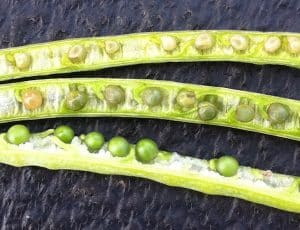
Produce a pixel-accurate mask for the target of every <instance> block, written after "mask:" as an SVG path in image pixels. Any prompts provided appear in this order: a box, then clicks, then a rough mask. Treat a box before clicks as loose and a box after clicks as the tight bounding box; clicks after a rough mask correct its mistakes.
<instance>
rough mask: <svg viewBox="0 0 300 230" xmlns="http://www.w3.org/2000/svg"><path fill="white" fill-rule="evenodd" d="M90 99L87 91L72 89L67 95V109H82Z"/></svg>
mask: <svg viewBox="0 0 300 230" xmlns="http://www.w3.org/2000/svg"><path fill="white" fill-rule="evenodd" d="M87 101H88V95H87V93H86V92H81V91H78V90H71V91H70V92H69V93H68V94H67V96H66V107H67V109H70V110H73V111H77V110H80V109H82V108H83V107H84V106H85V105H86V103H87Z"/></svg>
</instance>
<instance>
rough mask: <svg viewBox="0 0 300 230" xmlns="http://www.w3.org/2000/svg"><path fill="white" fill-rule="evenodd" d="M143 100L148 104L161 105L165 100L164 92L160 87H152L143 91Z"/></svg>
mask: <svg viewBox="0 0 300 230" xmlns="http://www.w3.org/2000/svg"><path fill="white" fill-rule="evenodd" d="M142 100H143V102H144V103H145V104H146V105H148V106H156V105H160V104H161V102H162V100H163V93H162V91H161V89H160V88H157V87H150V88H147V89H145V90H144V91H143V93H142Z"/></svg>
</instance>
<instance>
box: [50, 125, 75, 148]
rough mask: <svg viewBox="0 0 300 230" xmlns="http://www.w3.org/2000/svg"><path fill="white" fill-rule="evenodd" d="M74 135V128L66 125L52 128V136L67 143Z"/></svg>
mask: <svg viewBox="0 0 300 230" xmlns="http://www.w3.org/2000/svg"><path fill="white" fill-rule="evenodd" d="M74 135H75V133H74V130H73V129H72V128H71V127H70V126H67V125H60V126H58V127H57V128H56V129H55V130H54V136H56V137H57V138H58V139H60V140H61V141H62V142H64V143H67V144H69V143H71V142H72V140H73V138H74Z"/></svg>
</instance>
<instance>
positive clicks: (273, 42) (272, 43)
mask: <svg viewBox="0 0 300 230" xmlns="http://www.w3.org/2000/svg"><path fill="white" fill-rule="evenodd" d="M280 46H281V40H280V38H279V37H275V36H273V37H269V38H268V39H267V40H266V41H265V45H264V49H265V51H267V52H268V53H274V52H276V51H277V50H278V49H279V48H280Z"/></svg>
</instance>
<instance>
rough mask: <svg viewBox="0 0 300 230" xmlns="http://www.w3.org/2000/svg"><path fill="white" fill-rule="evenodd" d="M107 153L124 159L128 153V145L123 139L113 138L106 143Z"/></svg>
mask: <svg viewBox="0 0 300 230" xmlns="http://www.w3.org/2000/svg"><path fill="white" fill-rule="evenodd" d="M108 151H110V152H111V154H112V155H113V156H116V157H126V156H127V155H128V154H129V152H130V145H129V143H128V141H127V140H126V139H125V138H124V137H120V136H117V137H113V138H112V139H110V141H109V142H108Z"/></svg>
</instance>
